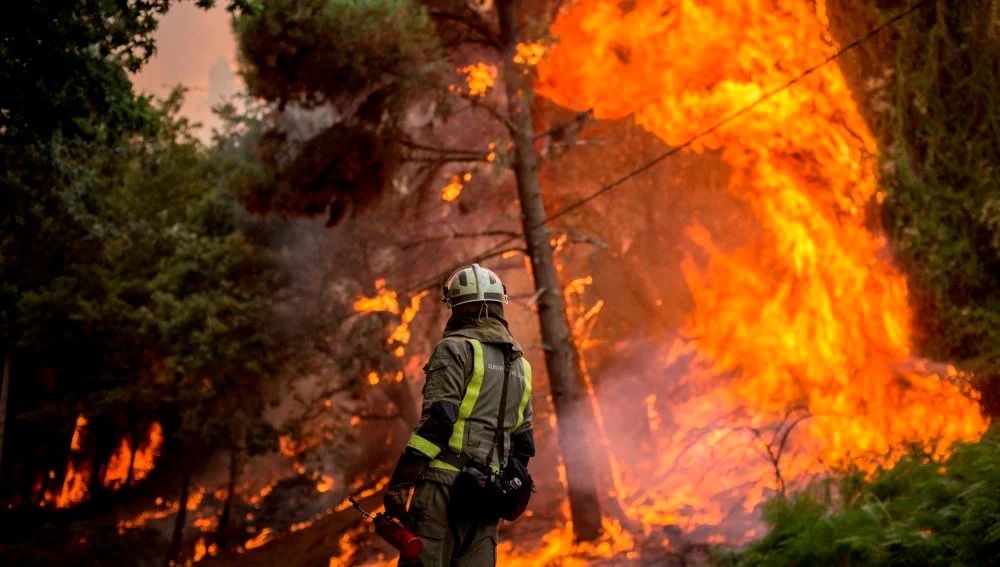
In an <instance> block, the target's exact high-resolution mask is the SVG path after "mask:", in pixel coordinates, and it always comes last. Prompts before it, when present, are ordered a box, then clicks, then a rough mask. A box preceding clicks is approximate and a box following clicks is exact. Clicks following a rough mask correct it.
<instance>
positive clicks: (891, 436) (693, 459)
mask: <svg viewBox="0 0 1000 567" xmlns="http://www.w3.org/2000/svg"><path fill="white" fill-rule="evenodd" d="M825 17H826V8H825V3H823V2H817V3H815V6H814V5H812V4H811V3H807V2H791V1H781V2H777V3H774V2H763V1H748V2H722V1H721V0H717V1H711V2H710V1H705V0H700V1H699V0H673V1H666V0H646V1H642V0H640V1H637V2H628V3H623V2H618V1H611V0H581V1H579V2H576V3H575V4H573V5H572V6H571V7H569V8H568V9H566V10H564V11H563V13H562V14H561V15H560V17H559V19H558V21H557V22H556V23H555V25H554V26H553V28H552V31H553V34H554V35H555V36H556V37H557V39H558V44H557V45H556V46H555V47H554V48H553V49H552V51H551V53H550V55H549V57H548V58H547V59H546V60H545V61H544V62H542V63H541V64H540V65H539V82H538V87H539V91H540V93H541V94H542V95H544V96H546V97H548V98H550V99H551V100H553V101H555V102H557V103H559V104H562V105H564V106H567V107H570V108H573V109H577V110H583V109H593V111H594V113H595V116H597V117H598V118H603V119H615V118H621V117H624V116H629V115H631V116H634V119H635V121H636V123H637V124H639V125H640V126H642V127H643V128H645V129H647V130H649V131H650V132H652V133H653V134H655V135H656V136H658V137H659V138H660V139H662V140H663V141H664V142H665V143H666V144H668V145H679V144H682V143H684V142H686V141H687V140H688V139H689V138H691V137H692V136H695V135H697V134H698V133H700V132H702V131H705V130H706V129H707V128H709V127H710V126H712V125H713V124H715V123H716V122H718V121H719V120H721V119H722V118H724V117H726V116H728V115H730V114H733V113H734V112H736V111H738V110H740V109H741V108H743V107H745V106H746V105H747V104H749V103H751V102H753V101H754V100H756V99H757V98H758V97H760V96H761V95H762V94H763V93H765V92H767V91H769V90H770V89H773V88H775V87H777V86H779V85H782V84H784V83H785V82H787V81H788V80H789V79H791V78H793V77H794V76H796V75H797V74H798V73H799V72H801V71H802V70H804V69H807V68H809V67H811V66H812V65H814V64H815V63H816V62H818V61H822V60H823V59H825V58H826V57H827V56H828V55H829V54H830V53H832V52H833V51H835V49H836V46H835V45H833V44H832V41H831V39H830V37H829V34H828V32H827V31H826V22H825ZM609 77H614V78H615V80H614V81H608V78H609ZM691 149H692V150H693V151H695V152H697V153H707V152H713V153H717V154H718V155H720V156H721V158H722V160H723V161H724V162H725V163H726V164H727V165H728V166H729V167H730V168H731V175H730V179H729V183H728V190H729V191H730V192H731V193H732V194H733V195H734V196H736V197H737V198H739V199H741V200H742V201H744V202H745V203H746V204H747V205H748V210H749V211H750V212H751V213H752V214H753V216H754V218H755V220H756V221H757V222H758V223H759V227H760V230H759V232H758V233H757V234H756V235H755V236H753V237H752V238H751V239H749V240H748V241H746V242H744V243H743V244H741V245H739V246H737V247H735V248H728V249H726V250H723V249H722V247H720V246H718V245H717V244H716V237H717V236H719V235H713V234H712V233H711V232H710V231H709V230H707V229H706V228H704V227H702V226H700V225H698V224H694V223H692V224H691V226H689V228H688V230H687V237H688V240H689V244H688V254H687V259H686V260H685V263H684V266H683V268H684V274H685V277H686V280H687V284H688V288H689V291H690V293H691V296H692V298H693V300H694V309H693V311H692V312H691V313H690V314H689V316H688V318H687V321H686V324H685V327H684V328H683V329H679V332H680V336H682V337H684V338H679V339H677V341H676V342H675V343H674V344H672V345H671V344H669V343H668V344H667V345H664V347H663V348H662V353H661V354H660V355H659V356H658V357H657V360H656V361H655V362H653V363H652V364H651V365H650V367H649V368H646V369H644V370H643V372H647V373H649V374H654V375H657V376H679V378H677V379H675V380H674V382H673V383H672V385H673V386H676V385H677V384H681V383H683V384H684V385H685V389H686V390H685V391H686V394H687V395H686V397H684V398H680V399H679V398H677V397H676V396H673V397H672V399H671V398H667V397H662V398H661V399H662V400H664V401H663V402H662V403H660V402H657V399H658V398H657V394H658V392H656V391H655V388H656V385H655V384H653V385H652V387H653V388H654V391H653V392H652V393H651V394H652V396H653V397H652V398H649V397H646V398H645V400H646V402H645V403H646V413H647V415H648V416H649V420H650V424H649V429H650V430H653V429H664V428H665V423H664V421H665V420H666V419H667V416H666V415H664V414H665V413H666V412H669V414H670V418H669V421H670V423H671V427H670V428H669V431H668V432H666V434H664V435H657V436H653V439H654V440H657V439H658V441H654V442H655V443H656V447H655V450H654V451H651V452H650V453H649V454H651V455H653V454H655V455H658V456H659V457H658V458H657V459H656V462H652V463H639V464H637V465H636V466H635V467H633V470H632V471H631V472H632V474H631V475H630V476H631V477H632V480H631V482H630V483H629V484H630V486H631V490H630V491H629V493H627V494H624V495H622V497H623V501H624V503H625V504H626V508H627V509H628V510H629V512H630V514H632V515H634V516H636V517H638V518H640V519H642V521H643V523H644V524H647V525H648V524H651V523H655V524H682V525H687V527H689V528H690V527H693V526H695V525H703V524H709V525H712V524H718V523H720V522H721V521H723V520H724V518H725V517H726V514H727V513H728V512H727V510H725V509H723V508H720V505H719V502H718V501H714V500H711V499H710V498H709V497H708V496H710V495H713V494H719V493H721V492H723V491H725V490H727V489H735V488H738V487H741V486H744V487H745V489H744V490H743V492H744V493H745V494H746V500H745V501H744V502H743V503H742V506H743V508H744V509H745V510H746V511H750V510H752V508H753V507H754V506H755V505H756V504H757V503H759V502H760V501H761V500H762V499H763V498H764V497H765V496H766V494H765V493H766V492H769V491H774V490H782V489H784V488H785V483H786V482H787V481H788V480H789V479H796V478H806V477H807V476H808V475H810V474H818V473H822V472H824V471H828V470H830V469H831V468H839V467H843V466H847V465H853V466H858V467H861V468H862V469H863V470H869V471H870V470H874V468H876V467H877V466H880V465H887V464H891V463H893V462H895V460H896V459H897V458H898V457H899V455H900V453H901V452H902V451H903V450H904V449H905V448H906V447H907V445H908V444H910V443H914V442H916V443H920V444H922V445H924V446H925V447H926V448H927V449H929V450H930V451H932V452H933V453H935V454H936V455H938V456H943V455H945V454H946V452H947V450H948V447H949V446H950V445H951V444H952V443H953V442H955V441H959V440H973V439H976V438H977V437H978V436H979V435H980V434H981V433H982V432H983V431H984V430H985V429H986V426H987V422H986V420H985V419H984V418H983V417H982V415H981V412H980V410H979V407H978V405H977V403H976V401H975V399H974V397H973V396H972V395H971V394H970V393H969V392H967V391H966V390H965V389H963V388H962V387H960V386H958V385H956V384H958V383H959V381H954V380H949V379H946V377H945V376H943V375H940V374H943V373H939V374H933V373H928V372H921V371H920V370H919V367H920V365H919V364H916V363H914V362H913V361H912V358H911V352H910V333H911V317H910V310H909V307H908V305H907V289H906V282H905V280H904V278H903V276H902V275H901V274H900V273H898V272H897V271H896V270H895V269H894V268H893V267H892V265H891V264H890V263H889V262H888V261H887V260H888V252H887V248H886V243H885V242H884V241H883V239H882V238H880V237H877V236H875V235H873V234H872V233H871V232H870V231H869V228H868V226H867V225H866V222H865V215H864V212H865V209H866V208H867V207H872V206H874V203H873V201H874V202H877V201H879V200H880V199H879V195H878V194H877V187H876V171H875V165H876V160H875V159H874V158H875V156H876V155H877V147H876V144H875V141H874V138H873V136H872V135H871V133H870V132H869V130H868V127H867V125H866V124H865V122H864V121H863V120H862V118H861V115H860V114H859V112H858V110H857V108H856V106H855V104H854V102H853V100H852V98H851V93H850V92H849V90H848V88H847V84H846V82H845V80H844V77H843V75H842V74H841V72H840V69H839V68H838V67H837V66H836V65H835V64H830V65H826V66H824V67H821V68H820V69H819V70H817V71H816V72H815V73H813V74H812V75H810V76H808V77H807V78H806V79H804V80H802V81H800V82H799V83H798V84H796V85H794V86H793V87H792V88H789V89H786V90H784V91H781V92H780V93H778V94H776V95H775V96H773V97H772V98H770V99H769V100H768V101H766V102H764V103H763V104H761V105H760V106H758V107H756V108H755V109H754V110H752V111H751V112H749V113H747V114H745V115H743V116H741V117H739V118H738V119H737V120H735V121H734V122H733V123H731V124H730V125H728V126H725V127H723V128H721V129H719V130H717V131H715V132H713V133H712V134H710V135H708V136H705V137H703V138H701V139H700V140H699V141H697V142H696V143H695V144H694V145H693V146H692V148H691ZM702 258H704V259H702ZM664 386H666V384H664ZM668 400H669V401H668ZM640 401H642V399H641V398H640ZM786 431H787V435H786ZM693 432H698V435H699V437H698V442H692V440H691V439H692V434H693ZM779 441H780V443H779ZM792 448H794V450H791V449H792ZM779 449H781V451H779ZM786 450H787V452H784V451H786ZM762 456H763V457H764V458H762ZM769 458H770V459H772V460H775V459H780V467H778V466H775V463H769V462H768V459H769ZM751 462H756V463H760V464H761V466H760V467H753V466H747V465H746V463H751ZM711 463H715V464H718V463H723V466H722V469H724V470H722V469H714V470H716V471H717V472H719V474H712V475H706V474H705V471H706V470H707V469H706V467H707V466H709V465H710V464H711ZM737 465H743V466H737ZM775 470H777V471H778V472H777V473H776V472H775ZM762 481H763V482H762ZM682 508H684V509H685V512H684V513H683V514H681V512H680V511H681V509H682ZM682 516H683V518H682ZM752 535H753V530H752V529H750V530H747V531H746V532H745V533H744V534H743V536H745V537H751V536H752Z"/></svg>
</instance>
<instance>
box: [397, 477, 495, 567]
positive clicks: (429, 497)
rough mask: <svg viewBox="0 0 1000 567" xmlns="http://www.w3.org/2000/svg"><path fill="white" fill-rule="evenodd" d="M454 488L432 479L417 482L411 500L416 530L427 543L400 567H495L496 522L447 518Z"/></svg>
mask: <svg viewBox="0 0 1000 567" xmlns="http://www.w3.org/2000/svg"><path fill="white" fill-rule="evenodd" d="M450 493H451V487H450V486H447V485H444V484H441V483H439V482H434V481H430V480H421V481H420V482H418V483H417V486H416V488H415V489H414V492H413V499H412V500H411V501H410V510H409V512H410V517H412V518H413V520H414V526H413V532H414V533H415V534H416V535H417V536H419V537H420V540H421V541H422V542H423V544H424V549H423V552H421V554H420V557H419V558H417V559H416V560H415V561H413V560H405V559H400V561H399V565H400V567H494V566H495V565H496V564H497V525H496V523H495V522H494V523H492V524H487V525H479V526H473V525H470V524H469V523H467V522H464V523H457V522H450V521H448V498H449V496H450Z"/></svg>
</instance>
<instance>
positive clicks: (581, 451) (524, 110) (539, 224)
mask: <svg viewBox="0 0 1000 567" xmlns="http://www.w3.org/2000/svg"><path fill="white" fill-rule="evenodd" d="M496 7H497V12H498V15H499V20H500V43H501V46H502V51H501V57H502V58H503V67H504V84H505V86H506V90H507V106H508V113H509V117H508V118H509V120H510V128H511V136H512V137H513V144H514V174H515V176H516V178H517V190H518V196H519V198H520V202H521V221H522V223H523V226H524V239H525V243H526V244H527V249H528V255H529V256H530V257H531V268H532V274H533V276H534V280H535V290H536V291H537V292H538V319H539V323H540V326H541V331H542V341H543V342H544V343H545V367H546V369H547V370H548V376H549V385H550V386H549V387H550V390H551V393H552V403H553V406H554V408H555V412H556V418H557V428H558V435H559V448H560V450H561V451H562V455H563V463H564V464H565V466H566V484H567V492H568V497H569V508H570V515H571V516H572V520H573V534H574V536H575V537H576V539H577V540H578V541H592V540H594V539H597V538H598V537H599V536H600V534H601V507H600V504H599V501H598V498H597V488H596V486H595V483H594V474H593V465H592V456H591V453H590V442H589V440H590V438H591V435H592V434H593V431H594V429H593V427H592V426H593V424H594V416H593V409H592V408H591V406H590V404H589V403H587V400H586V397H585V394H586V393H585V391H584V390H583V387H582V382H581V379H580V374H579V365H578V360H579V353H578V352H577V350H576V345H574V344H573V340H572V336H571V334H570V331H569V325H568V323H567V321H566V308H565V305H564V301H563V296H562V286H561V285H560V284H559V277H558V275H557V274H556V267H555V262H554V260H553V253H552V244H551V242H550V241H549V234H548V229H547V227H546V226H545V205H544V203H543V202H542V193H541V187H540V185H539V182H538V171H537V163H536V155H535V148H534V123H533V118H532V114H531V108H532V102H533V101H532V99H533V98H534V92H533V90H532V85H531V77H530V76H528V75H526V74H525V73H524V72H523V69H522V68H520V67H519V66H517V65H516V64H515V63H514V59H513V58H514V54H515V51H516V47H517V44H518V41H519V40H518V37H517V24H518V22H517V13H518V10H517V0H498V1H497V3H496ZM588 426H590V427H588Z"/></svg>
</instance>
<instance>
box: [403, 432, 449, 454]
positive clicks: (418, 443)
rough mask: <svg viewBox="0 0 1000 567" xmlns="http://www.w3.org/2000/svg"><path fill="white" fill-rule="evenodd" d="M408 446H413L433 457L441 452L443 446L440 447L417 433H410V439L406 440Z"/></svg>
mask: <svg viewBox="0 0 1000 567" xmlns="http://www.w3.org/2000/svg"><path fill="white" fill-rule="evenodd" d="M406 446H407V447H413V448H414V449H416V450H418V451H420V452H421V453H423V454H425V455H427V456H428V457H430V458H432V459H433V458H434V457H436V456H438V454H440V453H441V447H438V446H437V445H435V444H434V443H431V442H430V441H428V440H426V439H424V438H423V437H421V436H419V435H417V434H416V433H414V434H413V435H410V440H409V441H407V442H406Z"/></svg>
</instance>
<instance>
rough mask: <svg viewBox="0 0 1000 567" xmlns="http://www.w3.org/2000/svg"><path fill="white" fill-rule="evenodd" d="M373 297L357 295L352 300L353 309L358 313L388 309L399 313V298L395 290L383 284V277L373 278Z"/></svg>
mask: <svg viewBox="0 0 1000 567" xmlns="http://www.w3.org/2000/svg"><path fill="white" fill-rule="evenodd" d="M375 292H376V295H375V297H359V298H358V299H356V300H355V301H354V310H355V311H357V312H358V313H374V312H377V311H388V312H389V313H397V314H398V313H399V300H398V299H397V298H396V292H395V291H393V290H391V289H389V288H387V287H386V286H385V279H384V278H379V279H377V280H375Z"/></svg>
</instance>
